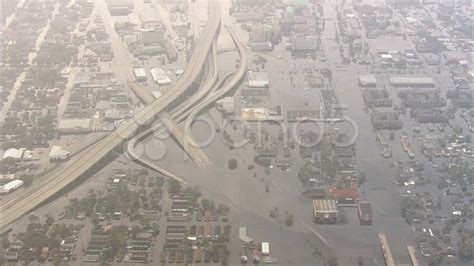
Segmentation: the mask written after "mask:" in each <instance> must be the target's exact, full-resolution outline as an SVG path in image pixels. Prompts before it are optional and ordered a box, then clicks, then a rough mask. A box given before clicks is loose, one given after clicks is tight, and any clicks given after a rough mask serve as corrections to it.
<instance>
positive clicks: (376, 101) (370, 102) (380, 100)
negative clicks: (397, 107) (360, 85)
mask: <svg viewBox="0 0 474 266" xmlns="http://www.w3.org/2000/svg"><path fill="white" fill-rule="evenodd" d="M362 98H363V99H364V103H365V106H366V107H392V100H391V99H390V96H389V94H388V92H387V91H386V90H378V89H366V90H364V91H363V92H362Z"/></svg>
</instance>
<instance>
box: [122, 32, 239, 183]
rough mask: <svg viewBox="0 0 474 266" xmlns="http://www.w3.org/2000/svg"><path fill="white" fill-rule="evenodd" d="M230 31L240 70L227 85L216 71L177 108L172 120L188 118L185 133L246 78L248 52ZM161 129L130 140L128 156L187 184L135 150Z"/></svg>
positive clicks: (153, 128)
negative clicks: (218, 80)
mask: <svg viewBox="0 0 474 266" xmlns="http://www.w3.org/2000/svg"><path fill="white" fill-rule="evenodd" d="M228 31H229V33H230V35H231V37H232V40H233V42H234V44H235V46H236V47H237V49H238V52H239V56H240V59H241V60H240V62H241V63H240V65H239V68H238V69H237V71H236V72H235V74H234V75H233V76H232V78H231V79H230V81H229V82H227V83H225V84H221V83H216V82H217V78H218V77H217V71H215V72H214V74H212V75H210V76H209V77H208V78H207V80H206V81H205V82H204V83H203V85H202V87H201V88H200V89H199V91H198V93H196V94H195V95H193V96H192V97H191V98H190V99H189V101H188V102H184V103H183V104H181V105H180V106H179V107H178V108H176V109H175V110H174V111H173V112H172V118H173V119H174V120H175V121H176V122H178V123H179V122H182V121H184V120H185V119H186V118H188V119H187V120H186V127H185V131H188V132H189V131H190V130H189V129H190V126H191V122H192V121H193V119H194V117H195V116H196V115H197V114H199V113H200V112H202V111H203V110H204V109H205V108H207V107H208V106H209V105H210V104H212V103H214V102H215V101H217V100H218V99H219V98H221V97H223V96H224V95H225V94H226V93H228V92H229V91H230V90H232V89H233V88H235V87H236V86H237V85H238V84H239V82H240V81H241V80H242V79H243V78H244V76H245V73H246V70H247V66H248V61H247V54H246V51H245V47H244V46H243V45H242V43H241V42H240V40H239V39H238V37H237V35H236V34H235V33H234V32H233V31H232V30H231V29H229V28H228ZM214 45H215V44H214ZM212 50H213V51H214V53H215V54H214V58H213V60H217V49H212ZM211 65H212V64H211ZM222 80H223V81H225V80H227V77H225V78H224V79H222ZM221 85H223V86H222V88H219V87H221ZM203 97H205V98H204V99H203V100H202V101H200V100H201V99H202V98H203ZM198 101H200V102H199V103H198V104H195V103H197V102H198ZM161 127H162V124H157V125H156V126H154V127H151V128H149V129H147V130H145V131H143V132H142V133H140V134H138V135H137V136H136V137H135V138H133V139H132V140H130V141H129V142H128V145H127V150H128V154H129V155H130V156H131V157H132V158H133V159H134V160H136V161H139V162H140V163H142V164H143V165H146V166H148V167H150V168H152V169H154V170H155V171H158V172H160V173H162V174H163V175H166V176H168V177H170V178H174V179H176V180H177V181H179V182H182V183H185V184H186V183H187V182H186V181H185V180H184V179H183V178H181V177H178V176H177V175H175V174H174V173H171V172H170V171H168V170H165V169H163V168H161V167H160V166H158V165H157V164H156V162H154V161H152V160H150V159H148V158H146V157H144V156H141V155H140V154H138V153H137V151H136V150H135V147H136V145H137V144H138V143H139V142H140V141H142V140H143V139H145V138H146V137H147V136H149V135H150V134H152V133H153V132H154V131H156V130H160V128H161ZM187 137H188V138H189V139H190V141H193V140H192V136H191V133H188V134H187ZM190 145H193V144H192V143H190Z"/></svg>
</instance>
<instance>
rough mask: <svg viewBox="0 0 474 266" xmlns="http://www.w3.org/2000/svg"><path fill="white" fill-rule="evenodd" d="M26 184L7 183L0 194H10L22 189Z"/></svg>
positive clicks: (20, 181)
mask: <svg viewBox="0 0 474 266" xmlns="http://www.w3.org/2000/svg"><path fill="white" fill-rule="evenodd" d="M23 184H24V182H23V181H22V180H18V179H17V180H13V181H10V182H8V183H6V184H5V185H3V186H0V194H9V193H11V192H12V191H14V190H16V189H18V188H20V187H21V186H23Z"/></svg>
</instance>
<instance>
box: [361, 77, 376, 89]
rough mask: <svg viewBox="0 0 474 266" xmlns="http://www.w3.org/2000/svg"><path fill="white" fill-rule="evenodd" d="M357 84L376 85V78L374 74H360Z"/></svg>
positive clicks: (362, 85)
mask: <svg viewBox="0 0 474 266" xmlns="http://www.w3.org/2000/svg"><path fill="white" fill-rule="evenodd" d="M359 86H361V87H376V86H377V79H376V78H375V76H374V75H360V76H359Z"/></svg>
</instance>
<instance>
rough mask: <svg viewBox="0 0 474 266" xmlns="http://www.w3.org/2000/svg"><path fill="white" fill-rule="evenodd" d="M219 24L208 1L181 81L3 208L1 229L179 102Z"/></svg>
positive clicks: (216, 5)
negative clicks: (204, 24) (204, 19)
mask: <svg viewBox="0 0 474 266" xmlns="http://www.w3.org/2000/svg"><path fill="white" fill-rule="evenodd" d="M220 25H221V9H220V5H219V1H217V0H209V17H208V21H207V23H206V26H205V27H204V29H203V32H202V34H201V38H200V39H199V41H198V42H197V43H196V47H195V49H194V50H193V53H192V55H191V59H190V61H189V64H188V66H187V68H186V70H185V72H184V73H183V75H182V76H181V78H180V79H179V80H178V81H177V82H176V83H175V84H174V85H173V86H172V87H171V88H170V90H168V92H167V93H166V94H164V95H163V96H162V97H160V98H159V99H157V100H155V101H154V102H153V103H152V104H150V105H148V106H146V107H145V108H143V109H141V110H140V111H138V112H137V113H136V114H135V115H134V117H133V118H132V119H130V120H128V121H126V122H124V123H123V124H122V125H120V126H119V127H118V128H117V129H116V130H115V131H114V132H112V133H111V134H110V135H108V136H107V137H106V138H104V139H103V140H102V141H100V142H99V143H97V144H96V145H95V146H94V147H93V148H92V149H90V150H88V151H87V152H86V153H85V154H84V155H83V156H82V157H81V158H77V159H76V160H73V161H70V162H68V163H67V166H66V167H62V168H61V169H60V170H59V171H54V172H52V173H51V174H50V176H49V177H47V180H48V182H47V183H46V185H44V186H41V187H36V186H34V185H33V186H32V187H30V188H29V189H27V190H25V192H26V193H25V195H24V197H21V199H20V200H18V201H15V202H14V203H12V204H5V205H2V207H1V208H0V211H1V213H2V219H1V221H0V228H2V229H3V230H4V229H5V228H6V227H7V226H8V225H9V224H10V223H12V222H14V221H16V220H17V219H18V218H20V217H22V216H23V215H25V214H27V213H28V212H30V211H31V210H33V209H34V208H35V207H37V206H38V205H40V204H41V203H42V202H44V201H46V200H47V199H48V198H50V197H51V196H53V195H55V194H56V193H58V192H59V191H61V190H62V189H64V188H65V187H66V186H67V185H69V184H71V183H72V182H73V181H74V180H76V179H77V178H79V177H80V176H82V175H84V174H86V173H87V172H88V171H89V170H90V169H92V168H93V167H94V166H96V165H97V164H98V162H100V161H101V160H102V159H103V158H105V157H106V156H107V155H108V154H109V153H110V152H111V151H112V150H113V149H114V148H116V147H117V146H118V145H119V144H121V143H122V142H123V140H125V139H127V138H130V137H132V136H133V135H135V134H136V133H137V131H138V130H139V129H140V128H141V127H142V126H145V125H147V123H148V122H150V121H153V120H154V118H155V117H156V115H157V114H158V113H160V112H161V111H163V110H164V109H165V108H167V107H168V106H169V105H170V104H173V103H174V102H175V101H176V100H178V99H179V97H180V96H181V95H183V93H184V92H185V91H186V90H187V89H189V88H190V87H191V86H193V85H194V83H195V82H196V80H198V79H199V78H200V74H201V72H202V68H203V66H204V63H205V61H206V58H207V55H208V52H209V50H210V48H211V45H212V42H213V40H214V37H215V36H216V34H218V32H219V29H220Z"/></svg>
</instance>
